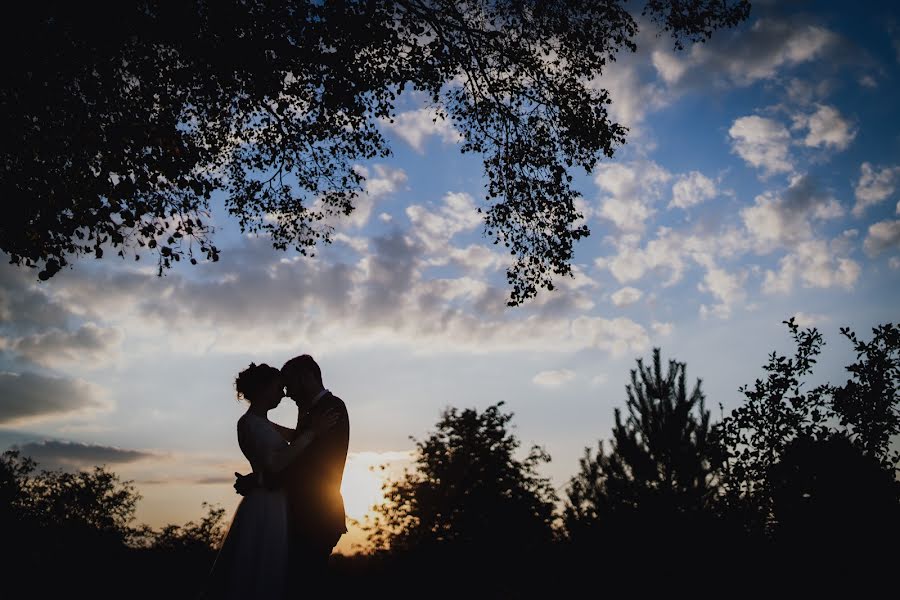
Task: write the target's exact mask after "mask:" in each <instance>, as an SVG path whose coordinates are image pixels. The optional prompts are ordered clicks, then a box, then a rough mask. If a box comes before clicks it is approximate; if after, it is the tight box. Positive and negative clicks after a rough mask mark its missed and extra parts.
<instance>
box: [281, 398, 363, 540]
mask: <svg viewBox="0 0 900 600" xmlns="http://www.w3.org/2000/svg"><path fill="white" fill-rule="evenodd" d="M329 409H334V410H336V411H337V413H338V415H339V418H338V422H337V423H336V424H335V425H334V426H333V427H332V428H331V429H329V430H328V431H326V432H325V433H323V434H322V435H320V436H319V437H317V438H316V439H315V440H313V442H312V444H310V446H309V447H308V448H306V450H305V451H304V452H303V453H302V454H301V455H300V456H298V457H297V458H296V459H295V460H294V462H293V463H291V464H290V465H289V466H288V467H287V468H286V469H285V470H284V471H282V474H281V487H283V488H284V490H285V492H286V493H287V498H288V509H289V511H290V517H289V518H290V522H291V523H290V524H291V532H292V534H293V535H294V536H297V537H298V538H300V539H301V540H303V541H304V542H306V543H311V544H316V545H317V544H321V545H323V546H328V547H329V548H331V547H332V546H334V544H336V543H337V541H338V539H339V538H340V537H341V535H342V534H343V533H345V532H346V531H347V517H346V514H345V513H344V498H343V497H342V496H341V480H342V479H343V476H344V463H345V462H346V461H347V447H348V445H349V443H350V421H349V418H348V416H347V407H346V406H345V405H344V402H343V400H341V399H340V398H338V397H337V396H335V395H333V394H332V393H331V392H328V393H326V394H325V395H324V396H322V397H321V398H319V401H318V402H316V405H315V406H314V407H313V409H312V411H311V414H313V413H321V412H325V411H327V410H329Z"/></svg>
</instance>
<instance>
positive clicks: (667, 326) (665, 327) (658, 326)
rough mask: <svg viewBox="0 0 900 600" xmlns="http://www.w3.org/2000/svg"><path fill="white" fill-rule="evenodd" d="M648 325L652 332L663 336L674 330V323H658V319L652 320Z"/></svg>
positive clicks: (670, 333)
mask: <svg viewBox="0 0 900 600" xmlns="http://www.w3.org/2000/svg"><path fill="white" fill-rule="evenodd" d="M650 327H651V328H652V329H653V332H654V333H656V334H657V335H660V336H663V337H668V336H670V335H672V332H673V331H674V330H675V324H674V323H660V322H659V321H653V323H651V324H650Z"/></svg>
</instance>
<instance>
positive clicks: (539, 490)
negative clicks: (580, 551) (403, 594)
mask: <svg viewBox="0 0 900 600" xmlns="http://www.w3.org/2000/svg"><path fill="white" fill-rule="evenodd" d="M502 405H503V402H499V403H497V404H495V405H492V406H489V407H488V408H486V409H485V410H484V411H482V412H480V413H479V412H478V411H476V410H474V409H465V410H462V411H459V410H457V409H456V408H449V409H447V410H446V411H444V412H443V414H442V416H441V419H440V421H438V423H437V427H436V430H435V431H434V432H432V433H431V434H430V435H429V436H428V437H426V438H425V439H424V440H421V441H416V456H415V463H414V466H413V468H412V469H408V470H406V471H405V472H404V474H403V476H402V477H400V478H398V479H395V480H392V481H389V482H388V483H386V484H385V487H384V491H385V501H384V502H383V503H382V504H380V505H378V506H376V507H375V510H374V513H375V517H374V519H373V520H371V521H370V522H369V523H368V525H367V528H368V531H369V541H370V542H371V543H372V545H373V546H374V547H375V548H376V549H378V550H380V551H382V552H387V553H389V554H390V555H392V556H394V557H397V558H399V559H400V560H405V559H409V560H411V561H413V562H415V564H416V565H418V567H420V568H422V569H423V571H422V572H421V575H422V576H423V577H424V576H426V573H432V572H433V571H434V572H444V573H446V572H448V571H449V570H455V571H457V572H459V573H460V577H459V579H457V580H456V581H452V582H447V581H445V582H444V583H443V584H442V585H447V586H451V587H452V586H455V585H456V584H461V583H463V582H468V583H466V585H469V586H471V585H474V584H475V583H476V582H480V581H485V580H484V579H480V578H487V579H486V581H487V582H488V583H486V584H484V585H492V584H494V585H496V584H498V582H499V581H502V582H503V583H501V584H500V585H518V583H517V582H516V581H515V580H514V578H512V577H510V576H509V573H508V572H506V571H505V570H504V565H506V567H509V566H510V565H517V566H518V567H519V568H522V567H524V566H525V565H526V564H528V563H527V561H531V560H537V559H538V558H539V557H540V556H542V553H543V551H544V550H545V549H546V547H547V545H548V544H549V543H550V542H551V541H552V540H553V539H554V530H553V520H554V502H555V500H556V494H555V492H554V490H553V487H552V486H551V485H550V483H549V481H548V480H547V479H546V478H544V477H541V476H540V475H539V474H538V473H537V467H538V466H539V465H540V464H542V463H546V462H549V460H550V457H549V456H548V455H547V454H546V453H545V452H544V451H543V450H542V449H540V448H539V447H537V446H534V447H532V448H531V450H530V451H529V453H528V455H527V456H526V457H525V458H524V459H522V460H520V459H518V458H516V456H515V454H516V449H517V448H518V447H519V441H518V439H517V438H516V437H515V436H514V435H513V434H512V433H510V431H509V423H510V420H511V419H512V416H513V415H512V413H504V412H502V411H501V407H502ZM463 589H466V588H465V587H464V588H463ZM468 589H476V588H472V587H469V588H468ZM477 589H478V590H480V592H479V593H481V592H484V590H485V588H484V587H479V588H477ZM502 589H505V588H502ZM494 591H495V592H497V593H500V595H503V593H502V592H500V591H498V590H496V589H495V590H494ZM438 592H440V590H438ZM417 593H418V592H417ZM430 593H431V590H429V594H430ZM476 595H477V594H476Z"/></svg>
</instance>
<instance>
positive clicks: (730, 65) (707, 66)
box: [653, 18, 838, 86]
mask: <svg viewBox="0 0 900 600" xmlns="http://www.w3.org/2000/svg"><path fill="white" fill-rule="evenodd" d="M837 41H838V37H837V35H835V34H834V33H832V32H831V31H828V30H827V29H824V28H822V27H819V26H816V25H811V24H806V23H797V22H790V21H784V20H776V19H766V18H763V19H758V20H757V21H755V22H754V23H753V25H752V26H751V27H750V29H749V30H745V31H737V32H734V33H729V32H724V31H723V32H720V33H719V35H718V36H716V37H714V38H713V39H712V41H711V42H707V43H697V44H694V45H693V46H692V47H691V48H690V50H689V51H688V52H687V55H684V54H676V53H674V52H672V51H671V50H657V51H655V52H654V53H653V65H654V67H655V68H656V70H657V72H658V73H659V75H660V77H661V78H662V79H663V80H664V81H665V82H666V83H667V84H669V85H670V86H671V85H676V84H681V85H702V84H705V83H706V82H708V81H709V80H710V79H712V80H713V81H717V82H720V83H726V84H729V85H737V86H747V85H751V84H753V83H755V82H757V81H760V80H765V79H772V78H774V77H775V76H776V75H778V73H779V71H782V70H784V69H787V68H790V67H794V66H796V65H800V64H803V63H807V62H810V61H812V60H816V59H818V58H821V57H823V56H824V55H825V54H826V53H827V52H828V51H830V50H831V49H832V48H834V47H836V45H837Z"/></svg>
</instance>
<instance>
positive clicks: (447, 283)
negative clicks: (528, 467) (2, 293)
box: [53, 194, 648, 354]
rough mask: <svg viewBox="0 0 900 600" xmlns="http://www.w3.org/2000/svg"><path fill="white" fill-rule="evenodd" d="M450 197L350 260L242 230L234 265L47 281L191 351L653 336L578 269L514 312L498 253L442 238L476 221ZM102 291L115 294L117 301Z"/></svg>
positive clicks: (633, 344)
mask: <svg viewBox="0 0 900 600" xmlns="http://www.w3.org/2000/svg"><path fill="white" fill-rule="evenodd" d="M445 200H446V202H444V203H442V204H441V205H440V206H439V207H438V208H432V209H425V208H424V207H420V208H422V210H421V211H416V210H414V211H413V215H412V217H413V218H412V219H411V220H412V221H414V222H415V224H416V225H419V226H421V227H419V228H412V229H410V230H409V231H402V230H396V231H394V232H392V233H390V234H388V235H385V236H376V237H373V238H371V239H370V242H369V248H370V249H369V253H368V254H366V255H364V256H362V257H360V258H359V259H357V260H355V261H351V262H343V261H341V260H339V259H338V258H337V257H334V256H333V255H327V254H324V255H319V256H318V257H317V258H316V259H308V258H305V257H301V256H288V255H282V254H279V253H275V252H273V251H272V249H271V247H270V246H269V243H268V240H265V239H262V238H260V239H257V238H243V239H242V246H240V247H235V248H232V249H231V250H230V251H229V260H228V261H220V262H217V263H209V264H203V265H198V266H197V267H195V268H194V269H192V270H191V271H190V273H189V274H190V278H188V277H187V276H185V275H184V274H182V273H179V272H174V273H172V274H170V275H169V276H167V277H165V278H162V279H160V278H157V277H156V276H155V274H153V273H138V272H130V273H123V272H122V271H110V270H99V271H87V270H81V271H79V270H76V271H72V272H66V273H65V274H60V275H61V277H60V276H57V277H59V280H58V281H55V282H54V284H55V285H54V288H53V290H54V293H55V295H56V297H57V298H58V299H59V300H60V301H61V302H64V303H65V305H66V306H68V305H69V304H70V303H71V304H72V305H73V306H75V305H77V306H83V307H91V310H97V311H99V312H102V313H103V314H104V316H105V317H106V318H107V319H110V320H114V321H115V322H116V323H117V325H120V326H121V327H122V328H123V329H125V330H127V331H128V334H129V338H131V337H132V336H134V339H135V342H136V343H139V342H140V340H147V343H152V344H153V345H154V347H155V348H157V347H160V344H162V347H164V348H165V349H166V350H167V351H170V352H177V353H186V354H196V353H208V352H217V353H230V352H246V349H247V348H251V347H252V348H255V349H257V350H258V351H259V352H262V351H265V352H269V353H277V352H290V351H293V350H295V349H296V348H297V347H299V346H305V345H309V344H315V345H316V347H317V348H320V351H321V352H326V351H339V350H340V349H342V348H344V349H346V348H359V347H365V346H370V345H377V346H378V347H382V348H383V347H392V346H401V347H407V348H413V349H414V350H415V351H416V352H419V353H430V352H454V351H466V352H476V353H487V352H494V351H509V352H520V351H532V350H540V351H548V352H569V351H576V350H579V349H584V348H597V349H601V350H605V351H608V352H619V351H627V350H629V349H633V348H643V346H644V345H645V344H646V343H647V340H648V336H647V332H646V330H645V329H644V327H643V326H642V325H640V324H638V323H635V322H634V321H631V320H628V319H612V320H609V319H606V318H605V317H604V316H602V315H591V314H586V312H585V311H587V310H590V309H591V307H592V305H593V302H592V297H591V290H592V289H594V288H595V287H596V283H594V282H593V281H592V280H591V279H590V278H588V277H586V276H584V274H583V273H581V271H580V269H576V273H577V274H578V276H577V277H576V278H575V279H569V278H565V279H564V281H561V282H560V289H559V290H558V291H557V292H554V293H553V294H547V295H541V296H540V297H539V298H538V301H535V302H531V303H529V304H528V305H526V306H523V307H521V308H520V309H518V310H515V311H510V310H508V309H507V307H506V296H507V294H508V290H507V289H506V288H505V286H503V285H502V284H497V285H494V284H492V283H490V282H489V280H485V278H484V276H483V275H484V274H483V272H482V271H480V270H479V268H480V267H479V265H477V264H476V263H477V262H478V261H479V260H484V259H486V260H488V261H493V260H495V257H494V255H493V254H483V253H480V252H478V251H476V250H473V249H472V248H471V247H470V246H462V247H457V246H453V245H450V246H443V247H442V246H441V244H447V243H449V242H447V238H448V237H451V236H452V235H453V234H454V233H455V232H458V231H459V232H461V231H466V230H468V229H469V228H471V227H472V226H473V225H474V223H475V221H474V220H469V219H470V218H471V217H470V216H469V215H470V214H471V213H470V212H469V210H470V209H471V204H470V202H471V199H470V198H468V197H467V196H465V195H458V194H452V195H451V194H448V195H447V196H446V197H445ZM426 213H427V214H426ZM475 216H476V217H477V213H475ZM424 240H427V241H428V242H429V244H431V248H429V246H428V245H426V243H425V242H424ZM448 251H449V254H450V256H451V258H450V259H449V260H448V259H446V255H447V253H448ZM442 257H443V260H441V261H439V260H438V259H439V258H442ZM466 261H469V264H466ZM433 269H440V276H439V277H435V274H434V273H433V271H432V270H433ZM55 279H56V278H55ZM107 290H114V294H115V297H116V300H115V302H109V301H108V299H107V298H106V297H105V295H106V291H107ZM545 296H546V297H545Z"/></svg>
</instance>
